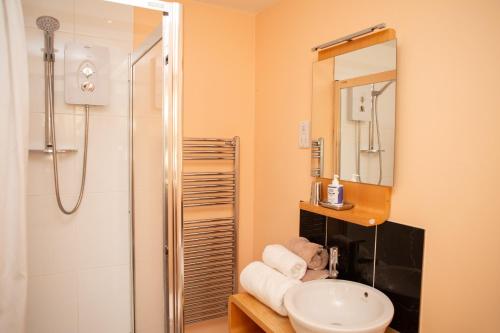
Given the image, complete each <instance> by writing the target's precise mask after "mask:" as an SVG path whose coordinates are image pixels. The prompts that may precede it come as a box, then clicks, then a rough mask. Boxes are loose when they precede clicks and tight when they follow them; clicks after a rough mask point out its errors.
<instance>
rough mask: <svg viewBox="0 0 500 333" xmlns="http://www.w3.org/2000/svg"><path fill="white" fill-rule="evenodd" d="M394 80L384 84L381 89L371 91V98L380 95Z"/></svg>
mask: <svg viewBox="0 0 500 333" xmlns="http://www.w3.org/2000/svg"><path fill="white" fill-rule="evenodd" d="M393 82H394V80H391V81H389V82H388V83H386V84H385V86H383V87H382V89H380V90H372V96H379V95H382V93H383V92H384V91H385V90H386V89H387V87H389V86H390V85H391V83H393Z"/></svg>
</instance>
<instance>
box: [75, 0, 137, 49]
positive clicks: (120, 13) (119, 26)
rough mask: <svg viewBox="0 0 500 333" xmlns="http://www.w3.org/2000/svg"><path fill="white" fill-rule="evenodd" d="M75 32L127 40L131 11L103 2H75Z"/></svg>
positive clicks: (129, 30)
mask: <svg viewBox="0 0 500 333" xmlns="http://www.w3.org/2000/svg"><path fill="white" fill-rule="evenodd" d="M75 14H76V15H75V32H76V33H77V34H85V35H90V36H102V37H105V38H109V39H120V40H129V39H130V37H131V35H132V22H133V10H132V7H130V6H123V5H120V4H115V3H110V2H105V1H96V0H93V1H88V0H76V1H75Z"/></svg>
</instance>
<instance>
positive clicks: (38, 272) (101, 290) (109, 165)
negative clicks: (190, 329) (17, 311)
mask: <svg viewBox="0 0 500 333" xmlns="http://www.w3.org/2000/svg"><path fill="white" fill-rule="evenodd" d="M22 3H23V11H24V19H25V26H26V37H27V43H28V49H29V70H30V96H29V97H30V111H31V116H30V148H42V147H43V140H44V134H43V133H44V127H43V126H44V95H43V94H44V81H43V80H44V78H43V62H42V52H41V48H42V47H43V33H42V32H41V31H40V30H38V28H37V27H36V24H35V20H36V18H37V17H38V16H40V15H50V16H54V17H56V18H57V19H58V20H59V21H60V23H61V28H60V29H59V30H58V31H57V32H56V33H55V47H56V49H57V53H56V64H55V110H56V113H57V115H56V127H57V134H58V144H59V146H60V147H61V148H62V147H65V148H77V149H78V152H77V153H69V154H65V155H62V154H61V155H60V158H59V161H60V167H59V168H60V180H61V182H60V185H61V191H62V194H63V200H64V203H65V205H66V207H69V206H70V205H72V204H73V203H74V201H75V199H76V197H77V195H78V190H79V184H80V176H81V165H82V155H83V134H84V131H83V129H84V118H83V112H82V108H81V107H78V106H71V105H67V104H65V103H64V45H65V43H67V42H70V41H75V42H82V43H90V44H93V45H98V46H105V47H108V48H109V51H110V62H111V63H110V67H111V68H110V76H111V78H110V80H111V82H110V104H109V105H108V106H105V107H92V108H91V117H90V131H89V154H88V167H87V184H86V188H85V196H84V198H83V203H82V205H81V207H80V210H79V211H78V212H77V213H76V214H74V215H72V216H65V215H63V214H62V213H60V212H59V210H58V208H57V203H56V201H55V195H54V185H53V175H52V160H51V157H50V156H49V155H46V154H42V153H33V152H32V153H30V156H29V165H28V169H29V170H28V264H29V266H28V267H29V279H28V281H29V284H28V288H29V289H28V332H29V333H76V332H78V333H125V332H129V331H130V306H131V305H130V297H131V291H130V290H131V288H130V273H129V272H130V269H129V268H130V266H129V265H130V255H129V252H130V246H129V244H130V235H129V215H128V211H129V202H128V201H129V182H128V165H129V157H128V150H129V144H128V99H129V97H128V54H129V53H130V51H131V48H132V20H133V15H132V10H131V9H130V8H128V6H120V5H116V4H111V3H107V2H104V1H102V0H50V1H48V0H23V1H22Z"/></svg>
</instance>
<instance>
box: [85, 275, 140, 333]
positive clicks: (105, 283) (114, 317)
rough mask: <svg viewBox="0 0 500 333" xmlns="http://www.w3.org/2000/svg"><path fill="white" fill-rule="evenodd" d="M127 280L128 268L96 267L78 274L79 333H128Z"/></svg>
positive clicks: (128, 285) (128, 291)
mask: <svg viewBox="0 0 500 333" xmlns="http://www.w3.org/2000/svg"><path fill="white" fill-rule="evenodd" d="M129 279H130V275H129V266H118V267H107V268H97V269H91V270H84V271H81V272H80V273H79V278H78V280H79V286H78V300H79V301H78V321H79V323H78V332H79V333H127V332H129V331H130V281H129Z"/></svg>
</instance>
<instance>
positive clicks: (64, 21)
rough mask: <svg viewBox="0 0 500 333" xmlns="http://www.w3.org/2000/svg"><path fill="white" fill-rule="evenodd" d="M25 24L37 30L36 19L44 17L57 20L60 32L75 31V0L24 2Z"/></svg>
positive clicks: (32, 0)
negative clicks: (51, 17)
mask: <svg viewBox="0 0 500 333" xmlns="http://www.w3.org/2000/svg"><path fill="white" fill-rule="evenodd" d="M21 2H22V5H23V14H24V24H25V26H27V27H32V28H36V29H37V26H36V19H37V18H38V17H39V16H42V15H49V16H53V17H55V18H57V19H58V20H59V22H60V24H61V28H60V29H59V30H60V31H66V32H73V31H74V6H75V4H74V0H50V1H49V0H22V1H21Z"/></svg>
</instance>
